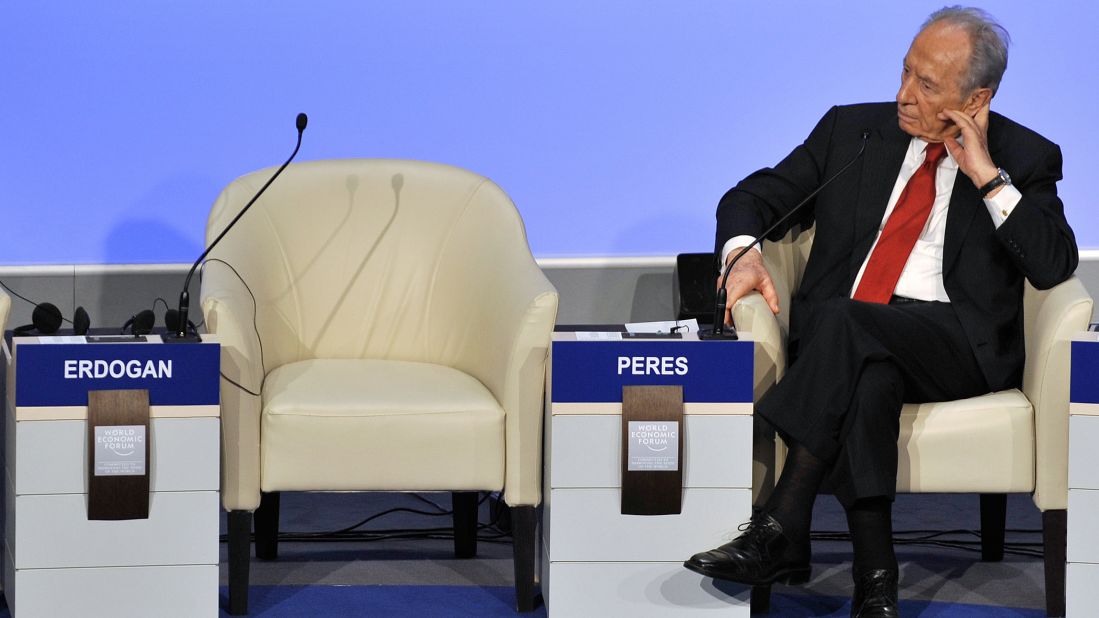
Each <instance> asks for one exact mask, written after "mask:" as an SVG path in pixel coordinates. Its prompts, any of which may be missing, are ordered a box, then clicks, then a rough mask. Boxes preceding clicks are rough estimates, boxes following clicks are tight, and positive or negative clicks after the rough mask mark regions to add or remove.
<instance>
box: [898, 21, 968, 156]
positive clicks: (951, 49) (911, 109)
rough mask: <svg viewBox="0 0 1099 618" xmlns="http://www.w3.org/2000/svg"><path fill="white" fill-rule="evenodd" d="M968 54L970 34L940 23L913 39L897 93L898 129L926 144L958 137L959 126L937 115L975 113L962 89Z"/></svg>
mask: <svg viewBox="0 0 1099 618" xmlns="http://www.w3.org/2000/svg"><path fill="white" fill-rule="evenodd" d="M969 54H970V42H969V35H968V34H967V33H966V32H965V31H964V30H962V29H961V28H957V27H954V26H951V25H949V24H943V23H941V22H940V23H936V24H932V25H930V26H928V27H927V28H926V29H925V30H924V31H923V32H921V33H920V34H919V35H917V36H916V39H915V40H914V41H912V46H911V47H910V48H909V49H908V54H907V55H906V56H905V57H904V67H903V69H902V70H901V88H900V90H898V91H897V119H898V122H899V123H900V127H901V130H903V131H904V132H905V133H908V134H909V135H913V136H915V137H919V138H923V139H924V140H927V141H929V142H941V141H943V138H945V137H951V136H954V135H957V134H958V127H957V126H956V125H955V124H954V123H953V122H951V121H949V120H941V119H940V118H939V112H941V111H942V110H944V109H956V110H961V111H963V112H965V113H968V114H970V115H972V114H974V113H976V111H977V109H976V106H975V102H974V97H973V96H971V95H970V96H966V95H967V94H969V93H963V92H962V90H961V85H962V78H963V76H964V75H965V71H966V69H967V68H968V67H969ZM971 107H972V108H973V109H969V108H971Z"/></svg>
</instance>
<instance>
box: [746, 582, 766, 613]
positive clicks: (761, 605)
mask: <svg viewBox="0 0 1099 618" xmlns="http://www.w3.org/2000/svg"><path fill="white" fill-rule="evenodd" d="M750 605H751V609H750V610H749V611H750V612H751V613H752V614H768V613H770V612H771V587H770V586H752V600H751V603H750Z"/></svg>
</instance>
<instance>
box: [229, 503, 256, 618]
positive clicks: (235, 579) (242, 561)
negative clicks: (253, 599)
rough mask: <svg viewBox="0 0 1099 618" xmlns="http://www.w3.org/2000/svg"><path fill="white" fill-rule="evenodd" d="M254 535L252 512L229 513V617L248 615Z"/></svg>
mask: <svg viewBox="0 0 1099 618" xmlns="http://www.w3.org/2000/svg"><path fill="white" fill-rule="evenodd" d="M251 534H252V513H251V511H229V615H230V616H244V615H246V614H247V613H248V566H249V560H250V558H251V556H249V551H248V545H249V544H250V542H251V539H250V538H249V537H250V536H251Z"/></svg>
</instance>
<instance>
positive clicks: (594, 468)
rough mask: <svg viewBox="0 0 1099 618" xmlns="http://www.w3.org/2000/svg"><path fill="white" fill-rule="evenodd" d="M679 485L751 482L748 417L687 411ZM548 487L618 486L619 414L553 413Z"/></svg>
mask: <svg viewBox="0 0 1099 618" xmlns="http://www.w3.org/2000/svg"><path fill="white" fill-rule="evenodd" d="M684 422H685V424H686V428H685V431H684V434H683V450H684V453H683V485H684V487H751V486H752V465H751V464H752V417H751V416H744V415H730V416H711V415H702V416H686V417H685V419H684ZM552 433H553V435H552V436H551V437H550V438H549V444H548V448H550V449H551V450H550V453H549V457H550V461H551V462H552V466H551V474H550V487H553V488H555V489H556V488H564V487H607V488H610V487H620V486H621V484H622V460H621V457H622V417H620V416H610V415H589V416H571V415H562V416H556V417H554V419H553V427H552Z"/></svg>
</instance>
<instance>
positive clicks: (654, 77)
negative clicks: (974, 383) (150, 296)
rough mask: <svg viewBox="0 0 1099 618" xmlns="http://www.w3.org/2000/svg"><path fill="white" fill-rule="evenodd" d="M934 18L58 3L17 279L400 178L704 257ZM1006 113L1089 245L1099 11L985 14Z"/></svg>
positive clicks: (670, 8)
mask: <svg viewBox="0 0 1099 618" xmlns="http://www.w3.org/2000/svg"><path fill="white" fill-rule="evenodd" d="M939 6H941V2H920V1H912V2H903V3H901V2H877V1H869V0H867V1H844V2H755V1H753V2H740V1H730V0H711V1H690V2H684V1H661V2H658V1H653V2H638V1H636V0H628V1H616V0H599V1H597V2H592V1H591V0H561V1H556V2H540V3H530V2H515V1H514V0H482V1H479V2H443V1H426V0H402V1H401V2H365V1H364V2H350V1H346V0H343V1H324V0H311V1H309V2H305V1H297V0H286V1H283V2H268V1H261V0H235V1H233V2H224V1H205V0H192V1H188V2H173V3H162V2H156V3H149V2H144V1H137V0H129V1H123V0H107V1H105V2H95V3H91V2H85V1H77V0H72V1H69V0H63V1H62V0H58V1H44V2H22V3H6V5H5V6H4V8H3V9H0V14H2V15H3V19H2V20H0V76H2V79H3V87H2V91H0V92H2V95H0V118H2V119H3V125H4V136H3V138H2V140H0V201H2V204H3V212H4V221H5V226H4V227H5V231H6V233H5V234H4V238H3V241H2V242H0V264H8V265H12V264H50V263H61V264H73V263H77V264H79V263H174V262H189V261H191V260H192V259H194V257H195V256H196V255H197V254H198V253H199V252H200V250H201V248H202V242H203V228H204V226H205V222H206V215H207V213H208V211H209V208H210V205H211V203H212V202H213V200H214V198H215V197H216V196H217V193H218V192H219V191H220V189H221V187H223V186H224V185H225V184H226V183H228V182H229V181H231V180H232V179H233V178H235V177H236V176H239V175H241V174H243V173H246V172H248V171H251V170H254V169H257V168H260V167H265V166H268V165H274V164H277V163H279V162H281V161H282V160H283V159H285V157H286V156H287V154H289V151H290V149H291V148H292V147H293V141H294V135H295V134H294V116H295V114H296V113H297V112H299V111H305V112H308V113H309V115H310V125H309V129H308V130H307V133H306V137H305V144H304V146H303V148H302V153H301V155H299V156H300V157H301V159H303V160H304V159H323V158H330V157H399V158H413V159H425V160H434V161H442V162H447V163H451V164H454V165H458V166H462V167H466V168H469V169H471V170H474V171H476V172H479V173H481V174H484V175H486V176H489V177H490V178H492V179H494V180H495V181H496V182H497V183H499V184H500V185H501V186H503V187H504V189H505V190H506V191H508V193H509V194H510V195H511V196H512V198H513V199H514V200H515V202H516V203H517V205H518V206H519V209H520V211H521V212H522V214H523V217H524V219H525V221H526V224H527V230H528V234H529V237H530V241H531V245H532V247H533V249H534V252H535V254H536V255H538V256H540V257H564V256H628V255H671V254H675V253H679V252H683V251H697V250H709V248H710V247H711V244H712V233H713V232H712V228H713V211H714V207H715V205H716V203H717V200H718V198H719V197H720V196H721V194H722V193H723V192H724V191H725V190H726V189H727V188H728V187H729V186H730V185H731V184H732V183H734V182H735V181H736V180H737V179H739V178H740V177H742V176H744V175H745V174H747V173H749V172H750V171H752V170H754V169H756V168H759V167H762V166H764V165H770V164H773V163H774V162H776V161H777V160H778V159H779V158H781V157H782V156H783V155H785V154H786V152H788V151H789V150H790V148H792V147H793V146H794V145H796V144H797V143H799V142H800V141H801V140H802V139H803V138H804V137H805V135H806V134H807V133H808V131H809V130H810V129H811V128H812V127H813V125H814V124H815V122H816V121H817V119H818V118H819V117H820V116H821V114H823V113H824V112H825V111H826V109H827V108H828V107H829V106H830V105H832V104H836V103H853V102H860V101H871V100H891V99H892V97H893V96H894V94H895V92H896V88H897V84H898V81H899V71H900V65H901V58H902V57H903V55H904V53H905V51H906V50H907V47H908V44H909V42H910V41H911V37H912V36H913V34H914V33H915V31H916V29H917V28H918V26H919V24H920V23H921V22H922V20H923V19H924V18H925V17H926V16H927V14H928V13H929V12H930V11H932V10H934V9H935V8H938V7H939ZM985 8H987V9H988V10H990V11H991V12H992V13H993V14H994V15H996V16H997V17H998V18H999V19H1000V20H1001V21H1002V22H1003V23H1004V25H1005V26H1007V28H1008V29H1009V31H1010V32H1011V33H1012V35H1013V37H1014V41H1015V45H1014V47H1013V49H1012V56H1011V61H1010V66H1009V69H1008V73H1007V76H1006V78H1005V80H1004V83H1003V86H1002V90H1001V92H1000V94H999V95H998V96H997V97H996V99H995V101H994V104H993V109H995V110H998V111H1000V112H1002V113H1005V114H1007V115H1009V116H1011V117H1013V118H1014V119H1016V120H1018V121H1020V122H1022V123H1023V124H1026V125H1028V126H1030V127H1031V128H1034V129H1036V130H1038V131H1039V132H1041V133H1043V134H1045V135H1046V136H1047V137H1049V138H1050V139H1052V140H1054V141H1056V142H1058V143H1059V144H1061V146H1062V148H1063V150H1064V154H1065V181H1064V182H1063V183H1062V185H1061V189H1062V195H1063V197H1064V200H1065V203H1066V205H1067V209H1068V212H1069V219H1070V221H1071V222H1072V224H1073V225H1074V227H1075V228H1076V231H1077V235H1078V237H1079V239H1080V244H1081V246H1082V247H1099V226H1097V225H1096V224H1095V223H1096V217H1095V215H1094V214H1092V213H1093V212H1094V209H1093V208H1091V206H1092V204H1091V203H1090V202H1091V201H1093V196H1094V194H1095V189H1094V178H1095V170H1096V169H1099V148H1096V143H1097V140H1096V137H1097V135H1096V130H1095V127H1096V122H1095V114H1096V111H1095V110H1096V103H1095V102H1096V100H1099V91H1097V90H1099V87H1097V84H1099V72H1097V71H1095V69H1094V66H1092V65H1093V64H1094V62H1095V60H1096V58H1099V43H1097V40H1099V38H1097V37H1095V36H1094V28H1095V25H1096V24H1097V23H1099V3H1093V2H1090V1H1088V0H1080V1H1077V2H1048V3H1046V2H1043V3H1037V2H1031V1H1027V2H989V3H987V4H986V5H985Z"/></svg>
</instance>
